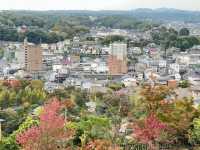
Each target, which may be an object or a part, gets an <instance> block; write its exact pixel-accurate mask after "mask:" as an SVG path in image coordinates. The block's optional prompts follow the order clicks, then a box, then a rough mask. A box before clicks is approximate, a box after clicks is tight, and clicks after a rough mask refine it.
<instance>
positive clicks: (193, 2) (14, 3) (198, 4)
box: [0, 0, 200, 10]
mask: <svg viewBox="0 0 200 150" xmlns="http://www.w3.org/2000/svg"><path fill="white" fill-rule="evenodd" d="M163 7H164V8H176V9H182V10H200V0H0V10H10V9H12V10H13V9H14V10H16V9H20V10H22V9H23V10H131V9H136V8H153V9H154V8H163Z"/></svg>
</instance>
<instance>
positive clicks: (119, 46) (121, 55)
mask: <svg viewBox="0 0 200 150" xmlns="http://www.w3.org/2000/svg"><path fill="white" fill-rule="evenodd" d="M111 55H112V56H115V57H116V58H117V59H118V60H122V61H125V60H126V58H127V44H125V43H113V44H111Z"/></svg>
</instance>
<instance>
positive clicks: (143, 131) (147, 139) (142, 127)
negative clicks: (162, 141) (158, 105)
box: [133, 114, 167, 145]
mask: <svg viewBox="0 0 200 150" xmlns="http://www.w3.org/2000/svg"><path fill="white" fill-rule="evenodd" d="M166 128H167V126H166V125H165V124H164V123H162V122H161V121H159V120H158V118H157V117H156V115H155V114H150V115H149V116H148V117H147V118H146V119H144V120H143V121H142V123H137V124H136V125H134V127H133V132H134V133H133V137H134V138H135V139H137V140H138V141H139V142H141V143H143V144H150V145H152V144H153V143H154V142H156V140H157V139H158V138H159V137H160V135H161V133H162V132H163V131H164V130H165V129H166Z"/></svg>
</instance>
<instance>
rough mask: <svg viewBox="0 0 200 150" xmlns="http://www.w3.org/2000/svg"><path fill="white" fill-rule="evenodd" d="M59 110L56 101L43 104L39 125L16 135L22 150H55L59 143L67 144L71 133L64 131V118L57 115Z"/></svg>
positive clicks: (59, 105) (59, 106) (59, 104)
mask: <svg viewBox="0 0 200 150" xmlns="http://www.w3.org/2000/svg"><path fill="white" fill-rule="evenodd" d="M61 108H62V106H61V103H60V102H59V101H58V100H56V99H54V100H52V101H51V102H49V103H47V104H45V106H44V108H43V111H42V113H41V114H40V116H39V121H40V122H39V125H38V126H32V127H31V128H29V129H27V130H26V131H25V132H22V133H20V134H18V135H17V137H16V139H17V142H18V143H19V144H20V145H21V146H22V148H23V149H24V150H56V149H59V146H60V145H59V142H63V141H64V142H67V141H68V140H69V139H70V138H71V137H72V132H71V131H66V130H65V121H64V118H63V117H62V116H60V115H59V111H60V110H61Z"/></svg>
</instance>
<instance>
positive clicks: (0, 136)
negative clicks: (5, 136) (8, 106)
mask: <svg viewBox="0 0 200 150" xmlns="http://www.w3.org/2000/svg"><path fill="white" fill-rule="evenodd" d="M2 122H4V120H3V119H0V141H1V140H2V131H1V123H2Z"/></svg>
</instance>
